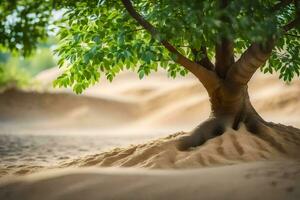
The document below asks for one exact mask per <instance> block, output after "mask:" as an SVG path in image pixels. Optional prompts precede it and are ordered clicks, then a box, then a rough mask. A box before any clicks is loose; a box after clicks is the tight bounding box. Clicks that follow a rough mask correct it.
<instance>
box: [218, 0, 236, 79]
mask: <svg viewBox="0 0 300 200" xmlns="http://www.w3.org/2000/svg"><path fill="white" fill-rule="evenodd" d="M219 3H220V8H219V9H220V10H223V9H225V8H226V7H227V6H228V5H229V1H228V0H220V2H219ZM220 20H221V21H222V23H223V24H224V26H228V25H229V23H230V20H229V19H228V18H227V17H226V16H221V18H220ZM233 48H234V45H233V41H232V40H230V39H228V38H226V37H224V36H222V37H221V41H220V43H217V44H216V64H215V66H216V67H215V70H216V73H217V74H218V76H219V77H221V78H225V76H226V73H227V71H228V69H229V67H230V66H231V65H232V64H233V63H234V53H233Z"/></svg>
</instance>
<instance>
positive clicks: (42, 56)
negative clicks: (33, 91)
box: [0, 44, 56, 87]
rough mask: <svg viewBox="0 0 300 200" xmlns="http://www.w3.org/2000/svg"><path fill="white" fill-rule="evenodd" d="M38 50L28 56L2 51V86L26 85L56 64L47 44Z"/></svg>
mask: <svg viewBox="0 0 300 200" xmlns="http://www.w3.org/2000/svg"><path fill="white" fill-rule="evenodd" d="M38 46H41V47H39V48H38V49H37V50H36V52H35V53H34V54H33V55H32V56H30V57H27V58H23V57H18V56H15V55H12V54H10V53H0V86H6V85H13V86H16V87H25V86H28V85H30V84H31V83H32V78H33V76H35V75H36V74H38V73H39V72H41V71H43V70H45V69H48V68H51V67H54V66H55V65H56V63H55V61H54V58H53V54H52V51H51V50H50V49H49V47H48V45H47V44H40V45H38Z"/></svg>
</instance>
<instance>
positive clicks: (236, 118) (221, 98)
mask: <svg viewBox="0 0 300 200" xmlns="http://www.w3.org/2000/svg"><path fill="white" fill-rule="evenodd" d="M209 97H210V103H211V113H210V116H209V118H208V119H207V120H206V121H204V122H203V123H201V124H200V125H199V126H197V127H196V128H195V129H194V130H193V131H192V132H191V133H190V135H188V136H184V137H182V138H180V139H179V142H178V149H179V150H187V149H189V148H190V147H196V146H199V145H201V144H203V143H204V142H206V141H207V140H208V139H211V138H214V137H216V136H219V135H221V134H223V133H224V132H225V130H226V128H232V129H235V130H237V129H239V127H240V124H241V123H244V124H245V126H246V128H247V129H248V131H250V132H252V133H255V134H258V133H260V132H261V131H262V130H263V129H264V127H265V126H266V125H267V123H266V122H265V121H264V120H263V119H262V118H261V117H260V116H259V115H258V114H257V112H256V111H255V109H254V108H253V106H252V105H251V102H250V98H249V95H248V87H247V85H240V84H236V83H230V82H228V81H222V82H221V83H220V86H219V87H218V88H217V89H215V90H214V91H213V92H212V93H210V94H209Z"/></svg>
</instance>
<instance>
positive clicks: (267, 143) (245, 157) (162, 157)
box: [63, 124, 300, 169]
mask: <svg viewBox="0 0 300 200" xmlns="http://www.w3.org/2000/svg"><path fill="white" fill-rule="evenodd" d="M273 127H276V128H277V129H276V130H278V131H275V130H274V129H272V128H269V129H268V130H269V131H268V133H265V134H267V135H268V137H263V136H262V137H260V136H259V135H253V134H252V133H250V132H248V131H247V130H246V129H245V128H244V126H242V127H241V128H240V129H239V130H237V131H235V130H233V129H230V130H227V131H226V132H225V133H224V134H223V135H221V136H219V137H217V138H214V139H211V140H209V141H207V142H206V143H205V144H204V145H201V146H199V147H196V148H193V149H191V150H190V151H179V150H178V149H177V148H176V145H175V143H176V140H177V139H178V137H180V136H182V135H184V133H177V134H174V135H171V136H169V137H166V138H162V139H159V140H155V141H152V142H149V143H146V144H140V145H132V146H130V147H128V148H116V149H113V150H111V151H108V152H104V153H100V154H96V155H90V156H87V157H84V158H80V159H75V160H72V161H71V162H66V163H64V164H63V167H70V166H72V167H74V166H79V167H86V166H98V167H109V166H114V167H116V166H117V167H143V168H144V167H145V168H160V169H161V168H163V169H165V168H176V169H177V168H199V167H207V166H218V165H231V164H237V163H243V162H250V161H262V160H278V159H289V158H291V159H293V158H296V159H297V158H298V159H299V151H300V130H299V129H295V128H292V127H287V126H283V125H275V124H274V125H273Z"/></svg>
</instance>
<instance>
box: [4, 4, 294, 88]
mask: <svg viewBox="0 0 300 200" xmlns="http://www.w3.org/2000/svg"><path fill="white" fill-rule="evenodd" d="M37 2H38V1H34V0H19V1H4V2H3V3H1V6H0V13H1V14H0V17H1V22H0V23H1V24H0V32H1V39H0V43H1V44H2V47H8V48H10V49H11V50H21V52H22V53H23V54H24V55H26V54H28V53H30V52H31V50H32V48H34V45H35V44H36V42H37V41H38V40H40V39H42V38H44V37H45V36H46V35H47V32H46V31H45V30H46V26H47V24H48V22H49V20H48V19H49V16H50V15H51V9H49V8H50V7H51V8H52V10H64V11H65V14H64V17H63V18H62V19H61V20H60V21H58V22H57V25H58V26H59V29H60V32H59V40H60V43H59V46H58V48H57V50H56V53H57V55H58V56H59V57H60V59H59V62H58V64H59V66H60V67H64V68H65V69H66V70H65V73H64V74H62V75H61V76H60V77H58V79H57V80H56V81H55V82H54V85H55V86H64V87H68V86H71V87H73V89H74V91H75V92H76V93H81V92H82V91H83V90H84V89H85V88H87V87H88V86H90V85H91V84H94V83H96V82H97V81H99V77H100V75H105V76H106V78H107V79H108V80H110V81H112V80H113V78H114V77H115V76H116V75H117V74H118V73H119V72H120V71H121V70H124V69H134V70H135V69H136V70H137V72H138V74H139V77H140V78H143V77H144V76H145V75H148V74H149V73H151V72H152V71H156V70H157V68H158V67H162V68H164V69H166V70H167V71H168V72H169V75H170V76H171V77H176V76H177V74H180V75H185V74H186V73H187V71H186V70H185V69H183V68H182V67H181V66H178V65H177V64H175V63H174V62H173V60H174V55H170V54H169V53H168V52H167V51H166V50H165V49H164V48H163V47H162V46H161V44H160V41H161V40H164V39H168V41H169V42H170V43H171V44H173V45H174V46H176V47H177V49H178V50H179V51H180V52H181V53H182V54H184V55H185V56H186V57H188V58H191V59H193V54H192V52H191V48H195V49H200V48H201V46H206V47H207V51H208V56H209V58H210V59H213V58H214V56H215V53H214V52H215V45H216V44H218V43H219V42H220V40H221V38H222V37H226V38H230V39H232V40H233V41H234V44H235V49H234V50H235V52H236V53H237V54H240V53H241V52H243V51H244V50H245V49H246V47H248V46H249V45H250V43H252V42H262V43H263V42H265V41H266V39H267V38H270V37H272V38H277V39H278V42H277V43H276V48H275V49H274V51H273V53H272V56H271V58H270V60H269V62H268V63H267V64H266V65H265V66H264V67H263V68H262V70H263V72H270V73H272V72H273V71H278V72H279V73H280V78H283V79H284V80H285V81H291V79H292V78H293V77H294V76H295V75H298V76H299V66H300V56H299V48H300V45H299V38H298V37H295V35H300V30H299V28H297V29H292V30H291V31H289V34H285V33H284V32H282V26H283V25H284V24H286V23H288V22H289V21H290V20H291V19H293V18H294V16H295V13H296V9H295V7H294V6H293V5H288V6H284V7H282V8H281V9H276V10H274V9H273V8H274V5H276V4H277V3H278V2H279V1H278V0H251V1H249V0H234V1H230V3H229V5H228V6H227V7H226V8H224V9H220V6H221V5H220V2H221V1H216V0H214V1H208V0H207V1H198V0H185V1H181V0H157V1H152V0H151V1H149V0H133V1H132V2H133V4H134V7H135V9H137V11H138V12H139V13H141V14H142V15H143V16H144V18H145V19H146V20H148V21H150V22H151V23H152V24H153V25H154V26H155V27H156V28H157V29H158V33H157V34H156V35H155V36H154V37H151V36H150V34H149V33H148V32H146V31H145V30H143V29H142V28H141V27H140V26H139V25H138V24H137V23H136V21H135V20H134V19H133V18H132V17H130V16H129V14H128V12H127V11H126V10H125V8H124V6H123V5H122V3H121V1H119V0H98V1H87V0H77V1H75V0H48V1H43V2H42V3H41V2H39V3H37ZM2 11H4V12H2ZM297 12H298V11H297ZM14 15H16V16H18V17H19V18H20V19H23V20H19V21H20V22H16V23H15V24H13V23H9V26H8V25H7V23H8V22H9V18H10V16H14ZM30 16H34V17H30ZM221 19H226V20H221ZM17 21H18V20H17ZM50 21H51V20H50ZM25 25H27V26H26V27H25ZM20 33H22V34H20ZM2 35H3V36H4V37H2ZM13 38H14V39H13ZM17 44H19V45H17ZM200 56H201V55H200Z"/></svg>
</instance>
